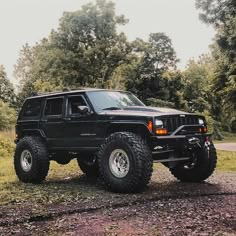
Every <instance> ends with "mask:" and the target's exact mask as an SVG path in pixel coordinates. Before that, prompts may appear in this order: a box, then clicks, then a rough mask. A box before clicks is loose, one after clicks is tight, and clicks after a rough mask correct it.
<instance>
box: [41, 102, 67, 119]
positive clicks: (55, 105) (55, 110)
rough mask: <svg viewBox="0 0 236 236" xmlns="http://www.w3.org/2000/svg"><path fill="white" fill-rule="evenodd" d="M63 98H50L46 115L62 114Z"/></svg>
mask: <svg viewBox="0 0 236 236" xmlns="http://www.w3.org/2000/svg"><path fill="white" fill-rule="evenodd" d="M62 106H63V98H53V99H48V100H47V102H46V107H45V111H44V116H59V115H62Z"/></svg>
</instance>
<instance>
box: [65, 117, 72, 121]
mask: <svg viewBox="0 0 236 236" xmlns="http://www.w3.org/2000/svg"><path fill="white" fill-rule="evenodd" d="M63 120H64V121H70V120H71V118H70V117H64V118H63Z"/></svg>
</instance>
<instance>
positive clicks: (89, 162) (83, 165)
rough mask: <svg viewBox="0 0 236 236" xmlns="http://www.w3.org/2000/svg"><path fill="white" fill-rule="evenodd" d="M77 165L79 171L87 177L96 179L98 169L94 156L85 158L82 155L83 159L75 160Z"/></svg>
mask: <svg viewBox="0 0 236 236" xmlns="http://www.w3.org/2000/svg"><path fill="white" fill-rule="evenodd" d="M77 162H78V165H79V167H80V169H81V170H82V171H83V173H85V174H86V175H87V176H88V177H98V176H99V169H98V163H97V158H96V155H92V156H88V157H87V158H86V156H84V155H83V158H77Z"/></svg>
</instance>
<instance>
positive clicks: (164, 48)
mask: <svg viewBox="0 0 236 236" xmlns="http://www.w3.org/2000/svg"><path fill="white" fill-rule="evenodd" d="M133 53H134V55H136V58H133V60H132V63H131V66H130V67H129V68H127V70H126V75H125V77H126V80H125V86H126V88H127V90H130V91H132V92H134V93H135V94H137V95H138V96H139V97H140V98H141V99H142V100H143V101H146V100H147V99H148V98H155V99H161V100H166V99H168V98H169V97H170V94H169V93H170V92H172V91H171V89H168V85H167V84H168V82H170V81H171V80H169V81H168V79H166V78H164V77H165V76H164V74H165V72H167V71H168V70H171V69H172V70H174V69H175V65H176V62H177V61H178V60H177V58H176V54H175V51H174V49H173V47H172V43H171V40H170V38H169V37H167V36H166V35H165V34H164V33H153V34H150V36H149V41H148V42H143V41H141V40H136V41H135V42H133ZM173 73H174V72H173ZM172 77H178V73H176V74H175V75H174V76H173V75H172ZM177 80H178V79H176V82H177ZM178 85H179V84H178V83H176V87H178ZM176 90H177V88H176ZM176 90H175V91H176ZM175 91H174V92H175Z"/></svg>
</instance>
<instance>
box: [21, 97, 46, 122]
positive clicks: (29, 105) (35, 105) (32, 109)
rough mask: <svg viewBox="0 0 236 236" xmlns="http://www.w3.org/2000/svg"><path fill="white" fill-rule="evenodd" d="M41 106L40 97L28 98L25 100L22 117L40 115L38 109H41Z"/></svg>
mask: <svg viewBox="0 0 236 236" xmlns="http://www.w3.org/2000/svg"><path fill="white" fill-rule="evenodd" d="M41 106H42V100H41V99H32V100H28V101H27V102H26V106H25V109H24V111H23V114H22V118H23V119H27V118H32V117H34V118H37V117H39V116H40V111H41Z"/></svg>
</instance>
